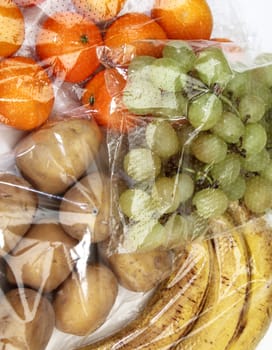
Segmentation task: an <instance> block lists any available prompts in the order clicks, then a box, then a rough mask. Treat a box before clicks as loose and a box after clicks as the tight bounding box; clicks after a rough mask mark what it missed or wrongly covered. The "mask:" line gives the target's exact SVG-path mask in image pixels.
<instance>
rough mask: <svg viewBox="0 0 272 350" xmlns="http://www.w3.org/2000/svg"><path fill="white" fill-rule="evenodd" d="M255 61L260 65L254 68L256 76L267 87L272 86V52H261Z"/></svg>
mask: <svg viewBox="0 0 272 350" xmlns="http://www.w3.org/2000/svg"><path fill="white" fill-rule="evenodd" d="M255 63H256V64H257V65H259V67H257V68H254V69H253V74H254V77H255V78H256V79H257V80H259V81H261V82H262V83H264V84H265V85H266V86H267V87H269V88H270V87H272V54H271V53H262V54H260V55H259V56H258V57H256V60H255Z"/></svg>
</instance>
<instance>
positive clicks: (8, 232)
mask: <svg viewBox="0 0 272 350" xmlns="http://www.w3.org/2000/svg"><path fill="white" fill-rule="evenodd" d="M37 204H38V197H37V195H36V193H35V192H34V191H33V188H32V186H31V185H30V184H29V183H28V182H27V181H26V180H24V179H23V178H21V177H19V176H17V175H14V174H9V173H1V174H0V215H1V220H0V256H3V255H5V254H6V253H9V252H10V251H11V250H12V249H13V248H14V247H15V246H16V244H17V243H18V242H19V241H20V239H21V238H22V236H23V235H24V234H25V233H26V232H27V230H28V229H29V227H30V225H31V223H32V221H33V218H34V216H35V213H36V209H37Z"/></svg>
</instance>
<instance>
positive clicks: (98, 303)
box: [53, 264, 118, 336]
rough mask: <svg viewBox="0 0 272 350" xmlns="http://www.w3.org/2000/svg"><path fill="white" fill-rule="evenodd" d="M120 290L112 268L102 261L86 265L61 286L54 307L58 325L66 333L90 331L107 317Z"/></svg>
mask: <svg viewBox="0 0 272 350" xmlns="http://www.w3.org/2000/svg"><path fill="white" fill-rule="evenodd" d="M117 293H118V283H117V280H116V278H115V276H114V274H113V273H112V271H111V270H110V269H109V268H107V267H106V266H104V265H102V264H94V265H88V266H86V269H84V271H82V272H81V273H80V275H79V274H72V275H71V276H70V277H69V278H68V279H67V280H66V281H65V282H64V283H63V284H62V286H61V287H60V288H59V289H58V292H57V293H56V296H55V299H54V301H53V307H54V310H55V314H56V327H57V328H58V329H59V330H60V331H62V332H65V333H70V334H73V335H78V336H85V335H89V334H91V333H92V332H94V331H95V330H96V329H97V328H99V327H100V326H101V325H102V324H103V323H104V322H105V320H106V318H107V316H108V314H109V313H110V311H111V309H112V306H113V304H114V302H115V299H116V297H117Z"/></svg>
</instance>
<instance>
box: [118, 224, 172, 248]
mask: <svg viewBox="0 0 272 350" xmlns="http://www.w3.org/2000/svg"><path fill="white" fill-rule="evenodd" d="M166 244H167V231H166V229H165V227H164V226H163V225H161V224H160V223H159V222H158V221H157V220H145V221H139V222H137V223H135V224H132V225H129V226H128V228H127V230H126V232H125V235H124V243H123V245H124V248H125V250H126V251H130V252H133V251H138V252H140V251H141V252H144V251H151V250H154V249H157V248H160V247H164V246H165V245H166Z"/></svg>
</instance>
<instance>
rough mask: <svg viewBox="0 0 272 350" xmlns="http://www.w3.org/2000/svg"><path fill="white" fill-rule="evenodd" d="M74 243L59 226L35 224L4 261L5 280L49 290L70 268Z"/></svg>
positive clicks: (54, 287) (45, 290) (56, 285)
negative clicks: (5, 267)
mask: <svg viewBox="0 0 272 350" xmlns="http://www.w3.org/2000/svg"><path fill="white" fill-rule="evenodd" d="M76 244H77V241H76V240H75V239H73V238H72V237H70V236H69V235H67V234H66V233H65V232H64V231H63V229H62V227H61V226H60V225H59V224H57V223H53V222H52V223H44V222H38V223H36V224H35V225H33V226H32V227H31V228H30V230H29V231H28V232H27V234H26V235H25V236H24V238H23V239H22V240H21V241H20V243H19V244H18V245H17V247H16V248H15V249H14V250H13V252H12V254H11V255H10V256H9V257H8V258H7V259H6V261H7V279H8V281H9V282H10V283H17V284H18V285H22V284H24V285H27V286H29V287H32V288H34V289H40V290H41V291H43V292H51V291H53V290H54V289H56V288H57V287H58V286H59V285H60V284H61V283H62V282H63V281H64V280H65V279H66V278H67V277H68V275H69V274H70V273H71V271H72V269H73V267H74V264H75V260H73V258H72V256H71V250H72V249H73V248H74V247H75V245H76ZM74 259H75V257H74Z"/></svg>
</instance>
